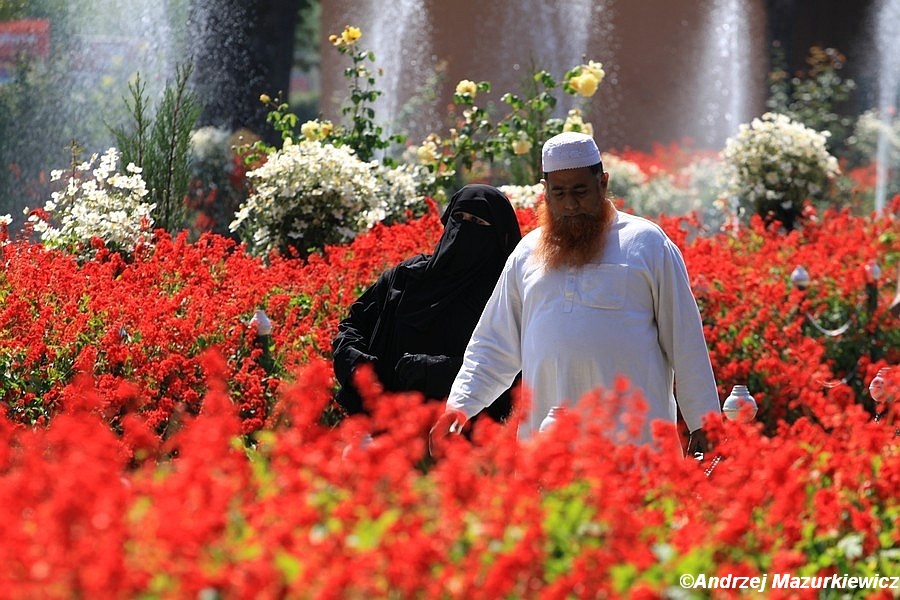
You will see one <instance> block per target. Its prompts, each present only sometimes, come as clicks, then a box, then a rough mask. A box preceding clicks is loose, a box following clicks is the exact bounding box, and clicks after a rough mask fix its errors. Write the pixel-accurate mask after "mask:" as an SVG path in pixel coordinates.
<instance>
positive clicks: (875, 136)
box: [848, 109, 900, 167]
mask: <svg viewBox="0 0 900 600" xmlns="http://www.w3.org/2000/svg"><path fill="white" fill-rule="evenodd" d="M879 140H881V141H882V143H884V145H885V146H884V149H885V151H886V156H885V160H887V161H888V164H890V165H891V166H892V167H896V166H897V165H898V164H900V119H898V118H896V117H890V118H881V117H879V115H878V111H877V110H876V109H871V110H867V111H866V112H864V113H863V114H861V115H860V116H859V118H858V119H857V120H856V126H855V128H854V130H853V136H852V137H851V138H850V140H848V141H849V143H850V144H851V145H853V146H854V149H855V151H856V152H857V154H861V155H862V156H861V157H860V158H861V159H862V160H861V161H860V162H863V161H865V160H872V159H873V158H877V153H878V143H879Z"/></svg>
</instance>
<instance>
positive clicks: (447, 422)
mask: <svg viewBox="0 0 900 600" xmlns="http://www.w3.org/2000/svg"><path fill="white" fill-rule="evenodd" d="M467 420H468V419H467V417H466V415H465V413H463V412H462V411H461V410H456V409H453V408H450V409H447V411H446V412H444V414H442V415H441V416H440V417H438V420H437V421H435V423H434V426H432V428H431V431H430V432H429V434H428V453H429V454H430V455H431V456H433V457H435V458H437V457H439V456H442V455H443V454H444V450H445V448H446V445H447V436H448V435H450V434H456V435H458V434H460V433H462V428H463V425H465V424H466V421H467Z"/></svg>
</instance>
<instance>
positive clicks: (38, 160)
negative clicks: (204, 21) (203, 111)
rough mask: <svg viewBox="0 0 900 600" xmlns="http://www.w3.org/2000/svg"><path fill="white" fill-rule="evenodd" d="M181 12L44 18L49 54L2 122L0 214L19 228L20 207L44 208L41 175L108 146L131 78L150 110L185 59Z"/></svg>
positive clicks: (81, 0)
mask: <svg viewBox="0 0 900 600" xmlns="http://www.w3.org/2000/svg"><path fill="white" fill-rule="evenodd" d="M186 11H187V1H186V0H162V1H160V2H145V1H144V0H119V1H117V2H113V3H110V2H103V1H100V0H70V1H69V2H67V3H65V4H63V5H62V7H61V8H60V9H59V10H58V12H57V13H55V14H51V15H50V17H49V21H50V36H51V40H52V51H51V53H50V55H49V56H48V57H47V58H44V59H40V60H37V61H35V62H34V63H33V64H32V65H31V70H30V72H29V75H28V78H27V80H26V82H25V83H22V84H21V85H22V86H23V87H22V88H21V90H22V91H23V92H26V93H27V94H28V96H29V97H28V99H27V102H25V103H20V104H18V105H17V106H18V108H16V110H15V113H13V114H9V115H5V116H4V117H5V118H6V119H8V120H7V121H6V122H5V126H6V131H7V132H8V133H11V134H12V135H9V137H8V139H6V140H4V146H5V147H4V149H3V153H2V154H3V158H4V159H5V160H6V161H7V164H4V165H3V167H4V168H11V171H10V172H11V173H14V174H13V175H10V176H9V177H8V178H6V179H4V177H0V183H5V185H3V186H0V188H8V189H0V213H6V212H9V213H10V214H11V215H12V217H13V219H14V222H18V221H22V220H23V215H22V210H23V208H24V207H26V206H28V207H30V208H33V207H35V206H41V205H43V203H44V201H46V200H47V199H49V197H50V196H49V188H48V186H47V181H46V174H47V173H48V172H49V171H50V170H52V169H64V168H66V167H67V166H68V165H69V162H70V161H71V160H72V156H71V151H70V150H69V148H70V147H71V144H72V142H73V141H74V142H77V144H78V146H80V147H82V148H83V153H82V154H81V156H80V159H81V160H84V159H86V158H87V157H88V156H89V155H90V154H91V153H95V152H96V153H102V152H103V151H105V150H106V149H107V148H109V147H110V146H112V145H114V137H113V135H112V134H111V133H110V127H111V126H115V125H118V124H119V123H121V122H122V119H124V118H126V117H127V109H126V107H125V103H124V98H126V97H128V96H129V93H128V84H129V82H131V81H133V80H134V77H135V75H136V74H138V73H139V74H140V78H141V81H142V82H144V83H145V85H146V87H145V93H146V96H147V97H148V99H150V101H151V102H153V103H155V101H156V99H157V98H158V96H159V95H161V93H162V91H163V90H164V88H165V85H166V82H167V80H170V79H171V78H173V77H174V71H175V66H176V63H177V62H178V61H179V60H182V59H183V58H182V56H181V50H180V49H181V48H183V37H184V35H185V32H184V31H183V29H184V24H185V23H186V14H187V13H186ZM179 23H180V24H181V25H180V27H181V30H180V31H179V30H178V27H179V25H178V24H179ZM179 36H181V37H179ZM6 85H18V84H11V83H10V84H6ZM10 89H19V88H10ZM9 165H12V166H11V167H10V166H9Z"/></svg>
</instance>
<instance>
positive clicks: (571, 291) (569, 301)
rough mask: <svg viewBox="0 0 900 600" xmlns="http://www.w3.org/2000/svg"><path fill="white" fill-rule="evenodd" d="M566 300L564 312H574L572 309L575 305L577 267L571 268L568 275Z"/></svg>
mask: <svg viewBox="0 0 900 600" xmlns="http://www.w3.org/2000/svg"><path fill="white" fill-rule="evenodd" d="M565 299H566V301H565V304H564V305H563V310H564V311H565V312H572V307H573V306H574V304H575V267H569V271H568V273H567V274H566V292H565Z"/></svg>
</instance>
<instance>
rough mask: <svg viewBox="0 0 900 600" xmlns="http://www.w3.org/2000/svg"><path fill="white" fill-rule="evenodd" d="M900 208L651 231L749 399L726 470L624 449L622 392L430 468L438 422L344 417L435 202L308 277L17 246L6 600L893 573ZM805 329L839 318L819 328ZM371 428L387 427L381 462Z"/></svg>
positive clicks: (417, 414) (3, 361) (9, 361)
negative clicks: (375, 287)
mask: <svg viewBox="0 0 900 600" xmlns="http://www.w3.org/2000/svg"><path fill="white" fill-rule="evenodd" d="M898 213H900V201H898V200H897V199H895V201H894V203H893V205H892V206H891V207H890V210H888V211H886V214H885V215H884V216H881V217H879V218H874V217H854V216H852V215H850V214H849V213H847V212H841V213H828V214H823V215H820V216H819V218H818V220H815V221H813V222H811V223H809V224H807V225H805V226H804V227H803V228H802V229H798V230H796V231H794V232H792V233H790V234H788V235H784V234H779V233H777V232H773V231H768V230H766V229H765V228H764V227H763V226H762V225H761V224H760V223H755V224H754V226H753V227H750V228H747V229H743V230H740V231H738V232H736V233H735V234H734V235H724V234H720V235H715V236H708V235H701V234H700V229H701V227H700V224H699V223H697V222H696V221H695V220H693V219H692V218H690V217H683V218H678V219H667V220H665V221H664V222H662V223H661V225H662V226H663V227H664V228H665V229H666V231H667V232H668V233H669V234H670V235H671V236H672V237H673V239H675V240H676V242H677V243H678V245H679V246H680V247H681V248H682V250H683V252H684V255H685V259H686V261H687V264H688V268H689V271H690V272H691V275H692V277H693V281H692V285H693V287H694V289H695V292H696V295H697V298H698V301H699V303H700V306H701V310H702V312H703V316H704V321H705V324H706V333H707V340H708V343H709V347H710V352H711V356H712V360H713V367H714V371H715V373H716V376H717V380H718V382H719V392H720V397H721V398H722V399H724V398H725V396H726V395H727V394H728V392H729V391H730V389H731V386H732V385H733V384H736V383H746V384H747V385H748V386H749V387H750V390H751V392H752V393H753V395H754V396H755V398H756V400H757V403H758V404H759V414H758V416H757V419H756V420H755V422H753V423H751V424H742V423H733V422H718V421H716V422H712V423H710V425H709V427H710V429H711V435H712V437H713V439H714V440H715V441H716V452H717V453H718V454H719V455H720V456H721V457H722V459H721V461H720V462H719V463H717V465H716V466H715V468H714V470H713V471H712V474H711V476H709V477H707V476H706V475H705V474H704V468H705V467H708V466H710V465H709V463H708V462H707V463H705V464H703V465H698V464H696V463H695V462H694V461H691V460H681V459H678V458H673V457H674V456H676V455H677V454H678V453H679V452H680V450H679V449H678V448H672V447H668V446H666V444H665V443H664V442H663V441H662V440H665V439H667V438H666V436H661V437H660V440H661V442H660V447H659V448H656V449H650V448H633V447H625V446H617V445H616V444H615V443H614V440H611V439H609V436H608V435H607V433H606V432H605V431H604V430H603V427H602V426H601V425H600V424H603V423H608V422H609V417H608V415H610V414H612V413H610V412H609V411H610V410H611V407H614V406H615V405H616V404H617V403H619V402H625V401H630V402H633V400H628V399H629V398H630V396H631V392H630V391H629V390H628V385H627V382H624V381H623V382H621V384H620V385H619V386H618V387H617V388H616V389H614V390H606V391H601V392H598V393H597V394H596V395H595V396H591V397H588V398H585V399H584V401H583V406H584V408H583V410H582V411H572V412H571V414H569V415H568V416H567V417H566V418H565V419H564V420H562V421H560V423H558V427H557V429H556V434H555V435H554V436H552V437H549V436H548V437H542V438H539V439H536V440H534V441H533V442H530V443H527V444H519V443H517V442H516V441H515V438H514V427H511V426H507V427H499V426H497V425H494V424H492V423H488V422H484V423H477V424H476V427H475V429H474V430H473V431H472V434H471V437H472V441H471V442H469V441H466V440H464V439H462V438H461V439H459V440H454V442H455V443H454V444H453V445H452V447H451V448H450V449H449V452H448V454H447V456H446V457H445V458H443V459H442V460H440V461H438V462H437V463H433V462H431V461H430V460H429V459H428V458H427V456H426V449H425V439H426V432H427V430H428V428H429V426H430V424H431V423H432V422H433V420H434V418H435V416H436V414H437V411H439V410H440V408H441V407H440V405H439V404H436V403H431V404H423V403H422V402H421V401H420V398H418V397H416V396H415V395H382V394H381V393H380V391H379V389H378V386H377V383H376V382H372V381H370V382H369V384H368V386H367V387H368V389H369V396H370V397H371V399H372V402H373V403H374V405H375V406H376V410H375V411H374V413H373V415H372V417H371V418H361V417H360V418H354V419H346V420H343V421H340V422H338V420H337V419H333V418H331V419H329V418H328V417H329V416H332V417H333V413H332V412H331V411H332V410H333V408H332V406H331V394H332V386H333V382H332V377H331V366H330V364H329V362H328V354H329V350H330V342H331V337H332V336H333V334H334V332H335V329H336V325H337V322H338V320H339V319H340V318H341V316H342V315H343V314H344V311H345V310H346V307H347V306H348V305H349V304H350V302H352V301H353V300H354V299H355V297H356V296H357V295H358V294H359V293H360V292H361V291H362V289H364V287H365V286H366V285H368V284H369V283H370V282H371V281H373V280H374V278H375V276H376V275H377V274H378V273H379V272H380V271H381V270H382V269H383V268H385V267H386V266H388V265H390V264H393V263H395V262H397V261H398V260H400V259H401V258H405V257H407V256H409V255H411V254H414V253H416V252H423V251H424V252H427V251H429V250H430V249H431V247H432V246H433V244H434V242H435V241H436V240H437V237H438V236H439V234H440V228H441V226H440V222H439V220H438V218H437V212H436V211H432V212H431V213H429V214H428V215H426V216H425V217H423V218H421V219H418V220H415V221H412V222H410V223H407V224H400V225H394V226H392V227H378V228H376V229H375V230H373V231H372V232H370V233H367V234H365V235H361V236H360V237H358V238H357V240H356V241H355V242H353V243H352V244H350V245H347V246H342V247H334V248H328V249H327V250H326V252H324V253H323V254H321V255H313V256H312V257H311V258H310V259H309V260H308V261H302V260H299V259H291V258H285V257H271V259H270V260H269V261H268V263H265V262H263V261H260V260H257V259H254V258H251V257H249V256H247V255H246V254H245V253H244V252H243V251H242V250H241V248H240V247H237V246H235V245H234V244H233V243H231V242H229V241H226V240H225V239H223V238H220V237H217V236H205V237H203V238H202V239H201V240H200V241H198V242H196V243H187V241H186V238H185V237H184V236H182V237H178V238H176V239H174V240H173V239H171V238H169V237H167V236H165V235H159V236H158V238H157V240H156V243H155V245H154V246H153V247H147V248H144V249H141V250H139V251H138V252H137V253H136V256H135V258H134V259H133V260H131V261H127V262H126V261H124V260H122V259H121V258H120V257H119V256H118V255H117V254H111V253H109V252H101V253H100V254H99V255H98V256H97V258H96V259H94V260H92V261H89V262H86V263H84V264H78V263H77V262H75V261H74V260H73V259H72V258H70V257H68V256H65V255H63V254H59V253H55V252H47V251H45V250H44V249H43V248H41V247H40V246H38V245H33V244H29V243H27V242H13V243H9V244H7V245H5V246H3V248H2V252H3V263H2V265H3V266H2V268H0V298H2V299H3V306H2V314H0V398H2V407H3V408H4V410H5V413H6V414H5V418H0V431H2V434H3V435H4V437H5V438H6V439H7V443H6V444H4V445H3V446H2V448H0V503H2V504H0V505H2V506H3V507H4V510H5V511H6V515H7V524H6V527H5V528H4V534H5V535H4V536H3V539H2V541H0V558H2V560H3V562H4V565H5V568H4V569H3V570H0V590H3V592H2V593H0V595H2V596H4V597H16V598H21V597H36V598H71V597H79V596H83V597H104V598H106V597H109V598H119V597H120V598H133V597H138V596H146V597H159V598H163V597H165V598H169V597H177V598H182V597H194V598H196V597H206V596H209V597H216V596H214V595H215V594H216V593H219V594H221V597H228V598H232V597H233V598H245V597H253V598H284V597H311V598H344V597H454V598H455V597H459V598H496V597H527V598H531V597H541V598H566V597H596V596H612V597H621V596H640V595H642V594H643V595H646V596H647V597H659V596H660V595H663V594H667V593H670V592H671V591H672V590H673V589H674V590H681V585H682V583H680V576H681V575H683V574H689V575H693V576H698V575H701V574H702V575H705V576H709V577H712V576H725V575H728V574H733V575H735V576H739V575H747V576H753V575H767V576H768V578H769V579H768V582H769V586H770V587H769V588H768V589H767V590H766V591H767V593H768V595H769V596H770V597H778V596H779V595H780V597H798V596H800V597H804V594H805V595H806V597H816V596H817V591H816V590H800V589H773V588H772V583H773V578H774V577H773V576H774V575H775V574H788V575H791V576H797V577H801V576H807V575H821V576H826V575H827V576H833V575H837V576H841V577H842V576H843V575H849V576H863V575H875V574H881V575H888V574H891V573H897V572H898V570H897V569H898V567H897V560H898V559H897V557H896V550H895V548H896V546H898V545H900V529H898V526H897V523H898V518H900V505H898V502H897V494H896V490H897V489H898V488H900V444H898V441H900V438H898V437H896V435H895V427H896V409H895V408H889V410H888V412H887V414H886V415H884V416H882V417H881V418H880V420H875V419H873V413H874V411H875V410H876V407H874V406H873V405H872V401H871V399H870V398H869V396H868V392H867V389H866V386H867V385H868V382H869V381H870V380H871V379H872V377H873V376H874V375H875V373H876V372H877V371H878V369H879V368H881V367H886V366H891V365H897V364H898V363H900V333H898V332H900V327H898V322H897V320H896V319H895V318H893V317H892V316H891V315H890V314H889V313H888V312H887V305H888V304H889V302H890V301H891V299H892V298H893V295H894V294H895V292H896V288H897V278H896V273H897V270H898V264H900V235H898V234H900V232H898V227H897V215H898ZM520 217H521V220H522V223H523V227H524V228H525V229H530V228H531V227H533V226H534V219H533V214H531V213H522V214H521V215H520ZM871 261H876V262H877V263H878V264H879V265H880V266H881V270H882V277H881V278H880V279H879V280H878V282H877V285H878V287H877V291H878V303H877V306H876V307H875V310H874V312H871V311H869V310H868V308H867V302H868V297H867V296H866V283H867V280H866V272H865V269H864V267H865V265H866V264H868V263H870V262H871ZM797 264H802V265H803V266H804V267H805V268H806V270H807V271H808V272H809V273H810V275H811V278H812V283H811V285H810V287H809V288H808V289H807V290H806V291H805V292H802V291H801V290H799V289H796V288H794V287H792V286H791V283H790V274H791V271H792V270H793V269H794V267H795V266H796V265H797ZM258 308H263V309H265V311H266V313H267V314H268V316H269V318H270V319H271V321H272V322H273V324H274V331H273V333H272V336H271V340H270V345H269V346H268V347H267V348H266V349H267V350H268V352H264V348H263V345H262V343H261V342H260V340H257V338H256V335H255V334H256V332H255V330H254V326H252V325H251V324H250V319H251V318H252V316H253V314H254V312H255V311H256V310H257V309H258ZM807 313H808V314H809V315H810V316H811V317H812V318H813V319H815V320H816V322H817V323H819V324H820V325H823V324H824V325H825V326H828V328H834V327H836V326H837V325H840V324H841V323H843V322H845V321H849V322H850V326H849V328H848V330H847V332H846V333H845V334H844V335H842V336H838V337H834V338H829V337H827V336H823V335H822V334H821V333H820V332H819V331H818V330H817V329H816V328H815V327H814V326H813V324H812V323H811V321H810V317H807V316H806V315H807ZM891 373H892V374H893V375H890V377H892V378H893V379H892V380H891V381H890V382H889V387H890V386H891V385H893V386H896V385H898V383H897V381H896V373H897V369H894V371H891ZM842 380H845V382H842ZM522 402H524V399H523V400H522ZM888 406H889V407H893V405H892V404H889V405H888ZM373 430H385V431H387V433H385V434H382V435H379V436H376V438H375V439H374V440H373V441H372V442H371V443H368V444H366V443H362V442H361V441H360V440H361V439H362V434H363V433H365V432H366V431H373ZM846 591H849V592H851V593H859V594H860V595H865V594H869V593H872V592H878V590H875V589H856V590H853V589H851V590H846ZM721 593H722V594H723V595H727V594H726V593H725V592H724V591H723V592H721ZM879 593H882V594H883V595H884V596H885V597H890V596H891V590H881V591H880V592H879Z"/></svg>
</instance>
